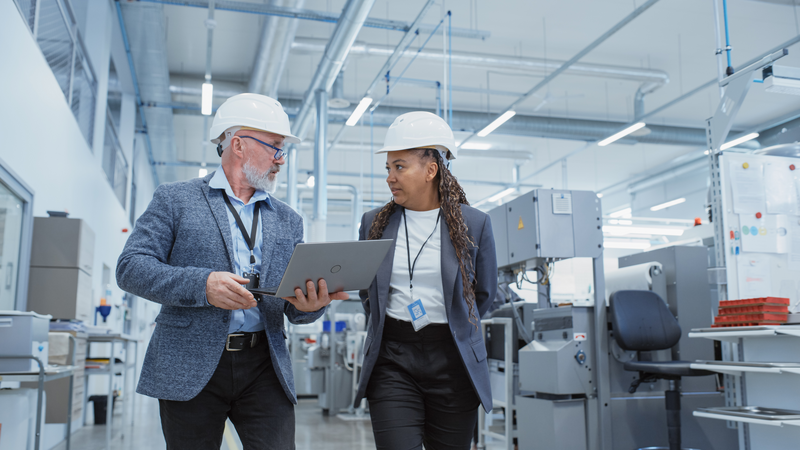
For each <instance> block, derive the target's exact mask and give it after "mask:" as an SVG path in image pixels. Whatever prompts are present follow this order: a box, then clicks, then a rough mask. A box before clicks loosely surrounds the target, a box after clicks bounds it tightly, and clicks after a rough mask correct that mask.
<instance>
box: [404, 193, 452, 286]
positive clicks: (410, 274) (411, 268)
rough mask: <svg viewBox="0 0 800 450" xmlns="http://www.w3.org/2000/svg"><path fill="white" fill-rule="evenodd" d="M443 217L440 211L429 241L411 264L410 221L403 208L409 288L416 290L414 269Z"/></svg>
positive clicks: (420, 249)
mask: <svg viewBox="0 0 800 450" xmlns="http://www.w3.org/2000/svg"><path fill="white" fill-rule="evenodd" d="M440 217H442V210H441V209H440V210H439V214H437V215H436V223H435V224H434V225H433V231H431V234H429V235H428V239H425V242H423V243H422V247H420V248H419V252H418V253H417V257H416V258H414V264H411V244H410V243H409V241H408V220H406V210H405V208H403V224H404V225H405V228H406V253H408V288H409V289H414V285H413V284H412V283H411V282H412V281H414V267H416V265H417V260H418V259H419V255H421V254H422V249H423V248H425V244H427V243H428V241H429V240H430V239H431V236H433V233H435V232H436V227H437V226H438V225H439V218H440ZM412 300H413V299H412Z"/></svg>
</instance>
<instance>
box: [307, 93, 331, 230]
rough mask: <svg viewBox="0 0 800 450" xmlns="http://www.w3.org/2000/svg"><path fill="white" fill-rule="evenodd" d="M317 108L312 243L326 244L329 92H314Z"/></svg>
mask: <svg viewBox="0 0 800 450" xmlns="http://www.w3.org/2000/svg"><path fill="white" fill-rule="evenodd" d="M314 101H315V103H316V108H317V129H316V133H315V134H314V216H313V218H312V235H311V239H310V241H311V242H324V241H325V231H326V226H327V220H328V167H327V164H328V163H327V152H326V151H325V145H326V144H327V135H328V91H326V90H325V89H317V90H316V91H314Z"/></svg>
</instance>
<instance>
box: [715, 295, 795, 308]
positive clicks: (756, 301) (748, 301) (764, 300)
mask: <svg viewBox="0 0 800 450" xmlns="http://www.w3.org/2000/svg"><path fill="white" fill-rule="evenodd" d="M789 303H790V302H789V299H788V298H783V297H759V298H745V299H742V300H723V301H721V302H719V307H720V308H731V307H734V306H754V305H786V306H789Z"/></svg>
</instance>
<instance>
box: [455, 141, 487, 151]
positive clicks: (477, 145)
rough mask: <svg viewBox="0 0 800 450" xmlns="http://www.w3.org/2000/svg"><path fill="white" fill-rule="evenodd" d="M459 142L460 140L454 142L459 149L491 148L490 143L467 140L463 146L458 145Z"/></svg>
mask: <svg viewBox="0 0 800 450" xmlns="http://www.w3.org/2000/svg"><path fill="white" fill-rule="evenodd" d="M460 144H461V143H460V142H459V143H458V144H456V147H458V148H459V149H460V150H489V149H490V148H492V144H481V143H480V142H467V143H466V144H464V145H463V146H459V145H460Z"/></svg>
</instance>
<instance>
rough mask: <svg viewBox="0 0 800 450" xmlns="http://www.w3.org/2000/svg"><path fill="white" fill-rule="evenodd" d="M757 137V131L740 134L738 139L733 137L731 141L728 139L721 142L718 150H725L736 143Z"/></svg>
mask: <svg viewBox="0 0 800 450" xmlns="http://www.w3.org/2000/svg"><path fill="white" fill-rule="evenodd" d="M757 137H758V133H750V134H747V135H744V136H742V137H740V138H738V139H734V140H732V141H729V142H726V143H724V144H722V146H720V148H719V149H720V150H727V149H729V148H731V147H736V146H737V145H739V144H742V143H744V142H747V141H752V140H753V139H755V138H757Z"/></svg>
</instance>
